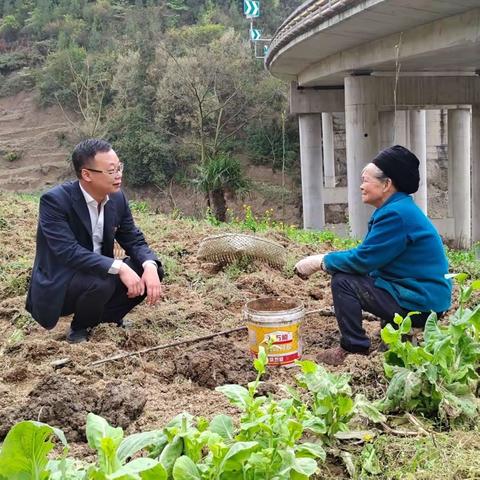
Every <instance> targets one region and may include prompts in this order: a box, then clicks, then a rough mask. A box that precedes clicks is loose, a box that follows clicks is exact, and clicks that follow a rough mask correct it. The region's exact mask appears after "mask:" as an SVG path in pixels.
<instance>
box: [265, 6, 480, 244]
mask: <svg viewBox="0 0 480 480" xmlns="http://www.w3.org/2000/svg"><path fill="white" fill-rule="evenodd" d="M265 64H266V67H267V68H268V69H269V70H270V72H271V73H272V74H273V75H274V76H276V77H279V78H282V79H285V80H287V81H290V82H291V95H290V109H291V112H292V113H295V114H298V117H299V129H300V155H301V170H302V195H303V211H304V219H303V220H304V227H305V228H310V229H321V228H323V227H324V225H325V217H324V208H323V207H324V203H325V201H327V199H328V198H330V197H332V196H333V197H335V196H337V197H341V194H340V195H336V192H335V190H336V189H335V187H334V185H335V166H334V146H333V130H332V113H333V112H344V113H345V134H346V157H347V183H348V186H347V195H346V197H347V198H348V213H349V223H350V228H351V232H352V234H353V235H354V236H356V237H362V236H363V235H364V233H365V231H366V227H367V221H368V218H369V216H370V214H371V209H370V207H368V206H366V205H363V204H362V202H361V200H360V193H359V184H360V173H361V170H362V168H363V167H364V166H365V165H366V164H367V163H368V162H369V161H370V160H371V159H372V158H373V157H374V156H375V155H376V154H377V152H378V151H379V150H381V149H382V148H384V147H386V146H388V145H392V144H394V143H400V144H404V145H405V146H407V147H409V148H410V149H411V150H412V151H414V152H415V154H416V155H417V156H418V158H419V160H420V174H421V177H422V181H421V185H420V189H419V191H418V192H417V194H415V200H416V202H417V203H418V205H419V206H420V207H421V208H422V209H423V210H424V211H425V212H426V213H428V212H427V195H428V192H427V169H426V145H427V133H426V132H427V129H428V122H427V120H426V119H427V118H429V117H428V116H427V115H426V110H429V109H437V110H438V109H440V108H442V109H448V121H447V125H448V133H447V138H448V140H447V143H448V164H449V167H448V215H447V216H446V218H444V219H438V220H436V221H435V223H436V224H437V228H438V229H439V231H440V233H442V234H443V235H445V236H446V237H451V238H454V239H455V241H456V243H457V245H458V246H460V247H469V246H470V245H471V243H472V241H475V242H477V241H480V76H479V74H480V0H310V1H308V2H305V3H303V4H302V5H301V6H300V7H299V8H297V10H295V11H294V12H293V13H292V15H290V17H288V18H287V20H285V22H284V23H283V24H282V25H281V26H280V28H279V29H278V30H277V32H276V33H275V36H274V38H273V40H272V43H271V45H270V48H269V52H268V55H267V57H266V58H265ZM405 119H406V121H407V123H406V125H407V126H406V127H405V122H404V120H405ZM402 128H403V129H404V130H405V128H406V129H407V130H408V132H407V133H408V135H405V131H403V132H402V131H401V130H402ZM345 200H346V199H345Z"/></svg>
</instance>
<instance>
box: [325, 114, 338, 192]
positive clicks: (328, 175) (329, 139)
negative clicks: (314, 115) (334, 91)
mask: <svg viewBox="0 0 480 480" xmlns="http://www.w3.org/2000/svg"><path fill="white" fill-rule="evenodd" d="M322 133H323V170H324V175H325V177H324V178H325V187H326V188H335V144H334V137H333V116H332V114H331V113H322Z"/></svg>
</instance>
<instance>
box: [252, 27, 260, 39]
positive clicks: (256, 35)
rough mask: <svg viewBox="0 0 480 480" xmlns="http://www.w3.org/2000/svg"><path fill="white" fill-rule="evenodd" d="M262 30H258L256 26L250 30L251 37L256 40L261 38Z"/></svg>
mask: <svg viewBox="0 0 480 480" xmlns="http://www.w3.org/2000/svg"><path fill="white" fill-rule="evenodd" d="M261 34H262V33H261V31H260V30H257V29H256V28H252V29H251V30H250V39H251V40H253V41H254V42H256V41H257V40H260V37H261Z"/></svg>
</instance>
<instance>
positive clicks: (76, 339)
mask: <svg viewBox="0 0 480 480" xmlns="http://www.w3.org/2000/svg"><path fill="white" fill-rule="evenodd" d="M87 340H88V330H87V329H86V328H82V329H80V330H72V329H71V328H70V330H69V331H68V333H67V342H68V343H82V342H86V341H87Z"/></svg>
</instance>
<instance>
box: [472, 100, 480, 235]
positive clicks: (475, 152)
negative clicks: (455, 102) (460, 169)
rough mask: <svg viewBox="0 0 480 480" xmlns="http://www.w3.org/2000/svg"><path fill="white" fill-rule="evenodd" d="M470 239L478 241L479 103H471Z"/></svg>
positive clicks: (479, 227)
mask: <svg viewBox="0 0 480 480" xmlns="http://www.w3.org/2000/svg"><path fill="white" fill-rule="evenodd" d="M472 240H473V241H474V242H480V104H478V103H477V104H473V105H472Z"/></svg>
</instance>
